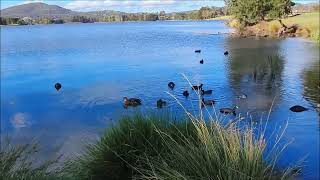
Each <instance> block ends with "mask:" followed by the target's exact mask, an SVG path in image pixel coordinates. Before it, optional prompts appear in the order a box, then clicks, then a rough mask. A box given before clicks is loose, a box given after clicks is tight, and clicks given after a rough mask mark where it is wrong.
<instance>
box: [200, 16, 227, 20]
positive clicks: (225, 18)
mask: <svg viewBox="0 0 320 180" xmlns="http://www.w3.org/2000/svg"><path fill="white" fill-rule="evenodd" d="M231 19H232V16H219V17H215V18H210V19H206V20H208V21H218V20H223V21H229V20H231Z"/></svg>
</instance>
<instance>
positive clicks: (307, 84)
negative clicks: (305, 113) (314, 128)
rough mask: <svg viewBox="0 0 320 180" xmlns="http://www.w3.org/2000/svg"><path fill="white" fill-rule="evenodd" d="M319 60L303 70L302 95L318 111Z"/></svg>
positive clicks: (319, 89)
mask: <svg viewBox="0 0 320 180" xmlns="http://www.w3.org/2000/svg"><path fill="white" fill-rule="evenodd" d="M319 74H320V71H319V61H318V62H315V63H314V65H312V66H311V67H310V68H309V69H306V70H305V71H304V92H303V93H304V95H305V97H306V99H307V100H309V101H310V102H311V103H312V104H313V106H314V107H316V108H317V109H318V111H319V112H320V106H319V105H320V93H319V92H320V77H319V76H320V75H319Z"/></svg>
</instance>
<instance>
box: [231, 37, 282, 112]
mask: <svg viewBox="0 0 320 180" xmlns="http://www.w3.org/2000/svg"><path fill="white" fill-rule="evenodd" d="M227 42H228V45H229V48H230V49H231V52H230V58H229V63H228V65H229V69H230V71H229V77H230V85H231V87H232V88H233V90H234V91H235V94H241V93H245V94H247V95H248V97H249V98H248V99H247V100H246V101H239V102H238V103H240V107H241V108H242V109H243V110H244V111H246V112H248V111H249V112H251V113H253V112H261V111H268V110H269V109H270V107H271V105H272V103H273V99H274V97H277V98H276V99H275V101H276V102H274V103H277V102H278V101H281V92H280V91H281V89H282V84H283V81H282V75H283V69H284V59H283V55H282V54H281V52H280V47H279V46H280V44H279V42H278V41H276V40H263V39H262V40H259V41H257V40H252V39H229V40H228V41H227ZM260 116H261V115H260Z"/></svg>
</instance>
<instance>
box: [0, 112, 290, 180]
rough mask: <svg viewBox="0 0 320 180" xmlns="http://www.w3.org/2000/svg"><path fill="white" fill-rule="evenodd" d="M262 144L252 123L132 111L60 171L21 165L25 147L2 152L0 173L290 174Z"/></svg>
mask: <svg viewBox="0 0 320 180" xmlns="http://www.w3.org/2000/svg"><path fill="white" fill-rule="evenodd" d="M265 148H266V144H265V141H264V138H263V135H260V136H258V137H254V135H253V130H252V128H251V127H247V128H242V129H241V130H240V129H238V128H237V127H236V124H228V125H226V126H222V125H220V124H219V123H218V122H217V121H213V120H212V119H211V120H209V122H206V123H205V122H204V121H203V119H202V118H197V117H193V116H189V118H188V119H187V120H179V121H177V120H174V118H172V117H170V116H168V115H155V116H154V115H152V116H146V115H135V116H131V117H123V118H122V119H121V120H120V121H119V122H118V123H117V124H116V125H114V126H113V127H111V128H108V129H107V130H106V131H105V133H104V135H103V136H102V137H101V139H100V140H98V141H97V142H92V143H91V144H89V145H87V147H86V149H85V151H84V152H83V153H81V155H78V156H75V157H73V158H72V159H70V160H69V161H67V162H66V164H65V165H64V166H63V167H62V168H61V170H60V171H55V172H50V173H48V168H47V166H46V165H43V166H41V167H40V168H36V169H34V168H33V166H31V165H27V166H21V167H22V168H20V165H19V162H21V161H20V160H21V158H22V159H29V157H28V156H29V155H30V153H28V152H33V151H28V150H27V148H23V149H24V150H23V151H21V150H18V151H12V150H9V151H8V150H7V151H1V156H0V158H1V163H3V164H5V166H4V167H5V168H2V169H1V172H0V173H1V175H3V177H4V179H26V180H27V179H64V180H68V179H69V180H73V179H77V180H82V179H83V180H85V179H86V180H89V179H90V180H95V179H96V180H102V179H190V180H191V179H192V180H193V179H199V180H200V179H212V178H213V179H240V180H241V179H280V178H284V179H289V178H292V177H293V174H292V173H291V172H290V170H289V169H288V170H279V169H277V170H276V168H275V163H276V159H277V158H278V154H277V153H275V154H270V155H269V156H267V157H268V158H265V156H263V154H264V153H265V152H264V151H265ZM31 149H32V148H31ZM21 152H26V153H21ZM10 153H11V154H13V155H10ZM8 155H9V156H8ZM7 164H8V165H7ZM16 167H18V168H16ZM21 177H23V178H21Z"/></svg>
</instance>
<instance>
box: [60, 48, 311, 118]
mask: <svg viewBox="0 0 320 180" xmlns="http://www.w3.org/2000/svg"><path fill="white" fill-rule="evenodd" d="M194 52H195V53H201V50H200V49H199V50H195V51H194ZM228 54H229V52H228V51H225V52H224V55H225V56H228ZM203 63H204V60H203V59H201V60H200V64H203ZM175 86H176V85H175V83H174V82H169V83H168V87H169V88H170V89H171V90H173V89H174V88H175ZM54 87H55V89H56V90H57V91H59V90H60V89H61V88H62V85H61V84H60V83H56V84H55V85H54ZM191 89H192V90H193V91H198V93H199V94H200V95H201V96H202V99H201V106H202V107H205V106H213V105H214V104H215V100H213V99H209V100H205V99H204V97H203V96H204V95H210V94H212V92H213V90H211V89H209V90H204V89H203V84H200V85H193V86H192V88H191ZM182 95H183V96H185V97H186V98H187V97H188V96H189V91H188V90H185V91H183V92H182ZM237 98H238V99H246V98H247V95H246V94H241V95H239V96H238V97H237ZM141 104H142V101H141V99H139V98H128V97H124V98H123V105H124V107H125V108H127V107H128V106H133V107H135V106H139V105H141ZM166 105H167V102H166V101H165V100H162V99H159V100H158V101H157V107H158V108H162V107H164V106H166ZM237 108H238V106H234V107H233V108H221V109H220V110H219V111H220V112H221V113H224V114H233V115H236V109H237ZM290 110H291V111H292V112H303V111H307V110H308V109H307V108H305V107H303V106H300V105H295V106H292V107H290Z"/></svg>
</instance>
